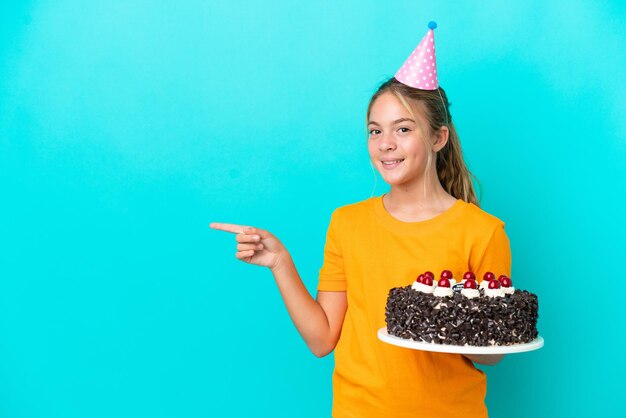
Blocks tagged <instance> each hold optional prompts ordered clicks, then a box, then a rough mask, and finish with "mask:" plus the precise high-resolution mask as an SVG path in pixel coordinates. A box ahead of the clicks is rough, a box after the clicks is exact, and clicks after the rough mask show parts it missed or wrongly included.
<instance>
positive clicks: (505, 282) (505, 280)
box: [498, 275, 513, 287]
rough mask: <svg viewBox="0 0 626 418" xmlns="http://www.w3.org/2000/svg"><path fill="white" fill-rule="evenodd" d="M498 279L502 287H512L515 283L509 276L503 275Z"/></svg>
mask: <svg viewBox="0 0 626 418" xmlns="http://www.w3.org/2000/svg"><path fill="white" fill-rule="evenodd" d="M498 280H499V281H500V284H502V287H511V286H512V285H513V282H512V281H511V279H510V278H509V277H508V276H505V275H502V276H500V278H499V279H498Z"/></svg>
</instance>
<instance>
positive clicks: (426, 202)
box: [383, 180, 458, 222]
mask: <svg viewBox="0 0 626 418" xmlns="http://www.w3.org/2000/svg"><path fill="white" fill-rule="evenodd" d="M457 200H458V199H457V198H455V197H454V196H452V195H450V194H449V193H448V192H446V191H445V189H444V188H443V187H442V186H441V183H440V182H439V181H438V180H437V181H436V182H433V183H432V184H431V185H430V187H428V188H427V189H426V190H424V184H423V183H421V184H418V185H412V186H404V185H401V186H392V187H391V190H390V191H389V193H386V194H385V195H384V196H383V204H384V206H385V209H387V211H388V212H389V213H390V214H391V215H393V216H394V217H395V218H397V219H399V220H401V221H404V222H419V221H423V220H426V219H430V218H433V217H435V216H437V215H439V214H441V213H443V212H445V211H446V210H448V209H449V208H450V207H451V206H452V205H454V204H455V203H456V201H457Z"/></svg>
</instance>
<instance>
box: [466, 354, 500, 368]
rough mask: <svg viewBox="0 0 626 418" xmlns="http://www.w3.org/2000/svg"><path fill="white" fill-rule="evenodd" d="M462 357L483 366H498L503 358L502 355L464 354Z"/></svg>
mask: <svg viewBox="0 0 626 418" xmlns="http://www.w3.org/2000/svg"><path fill="white" fill-rule="evenodd" d="M464 356H465V357H467V358H468V359H470V360H472V361H473V362H474V363H478V364H484V365H486V366H493V365H495V364H498V363H500V361H501V360H502V359H503V358H504V354H464Z"/></svg>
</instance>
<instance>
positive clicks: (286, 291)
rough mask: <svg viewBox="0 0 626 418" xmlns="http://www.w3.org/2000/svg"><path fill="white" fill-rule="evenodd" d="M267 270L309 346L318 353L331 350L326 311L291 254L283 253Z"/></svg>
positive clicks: (324, 353)
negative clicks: (300, 272)
mask: <svg viewBox="0 0 626 418" xmlns="http://www.w3.org/2000/svg"><path fill="white" fill-rule="evenodd" d="M270 270H271V271H272V274H273V275H274V279H275V280H276V284H277V285H278V290H279V291H280V294H281V296H282V298H283V300H284V302H285V306H286V307H287V311H288V312H289V316H291V320H292V321H293V323H294V325H295V326H296V328H297V330H298V332H299V333H300V335H301V336H302V338H303V339H304V341H305V343H306V344H307V346H308V347H309V349H310V350H311V351H312V352H313V354H315V355H316V356H317V357H322V356H325V355H326V354H328V353H329V352H331V351H332V349H333V348H334V347H332V342H331V341H332V339H331V331H330V325H329V323H328V318H327V316H326V313H325V312H324V309H323V308H322V306H321V305H320V304H319V303H318V302H317V301H316V300H315V299H314V298H313V297H312V296H311V294H310V293H309V291H308V290H307V289H306V287H305V286H304V283H302V279H301V278H300V275H299V274H298V271H297V270H296V266H295V264H294V263H293V260H292V258H291V256H290V255H289V254H285V256H284V257H283V258H282V259H281V260H280V262H279V263H277V266H276V267H274V268H271V269H270Z"/></svg>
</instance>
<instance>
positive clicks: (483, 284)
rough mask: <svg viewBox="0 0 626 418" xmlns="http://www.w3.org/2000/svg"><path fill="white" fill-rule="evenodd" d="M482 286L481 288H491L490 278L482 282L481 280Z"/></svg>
mask: <svg viewBox="0 0 626 418" xmlns="http://www.w3.org/2000/svg"><path fill="white" fill-rule="evenodd" d="M480 288H481V289H488V288H489V280H483V281H482V282H480Z"/></svg>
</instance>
